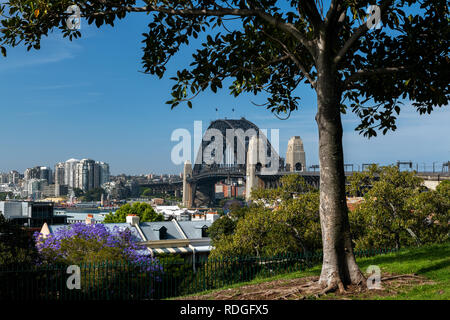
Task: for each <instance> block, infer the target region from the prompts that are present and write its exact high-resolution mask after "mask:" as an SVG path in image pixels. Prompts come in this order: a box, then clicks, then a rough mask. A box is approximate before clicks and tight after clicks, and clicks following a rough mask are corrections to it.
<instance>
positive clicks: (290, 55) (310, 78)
mask: <svg viewBox="0 0 450 320" xmlns="http://www.w3.org/2000/svg"><path fill="white" fill-rule="evenodd" d="M262 32H263V33H264V34H265V35H266V36H267V37H268V38H270V39H271V40H272V41H275V42H277V43H278V44H279V45H280V46H281V47H282V48H283V50H284V52H285V53H286V55H288V56H289V58H291V60H292V61H293V62H294V63H295V65H296V66H297V67H298V68H299V69H300V71H301V72H302V73H303V75H304V76H305V77H306V79H308V81H309V82H310V83H311V86H312V87H313V88H315V87H316V82H315V81H314V80H313V78H312V76H311V75H310V74H309V72H308V71H306V68H305V67H304V66H303V65H302V64H301V63H300V61H299V60H298V59H297V57H296V56H295V55H294V54H293V53H292V52H291V51H290V50H289V48H288V47H287V46H286V45H285V44H284V43H283V42H282V41H280V40H279V39H277V38H274V37H272V36H271V35H270V34H268V33H267V32H265V31H262Z"/></svg>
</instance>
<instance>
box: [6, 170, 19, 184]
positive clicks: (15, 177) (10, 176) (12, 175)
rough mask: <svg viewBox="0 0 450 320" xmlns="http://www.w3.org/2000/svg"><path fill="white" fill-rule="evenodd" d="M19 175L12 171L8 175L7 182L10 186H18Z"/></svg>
mask: <svg viewBox="0 0 450 320" xmlns="http://www.w3.org/2000/svg"><path fill="white" fill-rule="evenodd" d="M19 180H20V173H19V172H17V171H16V170H12V171H10V172H9V174H8V182H9V183H12V184H19Z"/></svg>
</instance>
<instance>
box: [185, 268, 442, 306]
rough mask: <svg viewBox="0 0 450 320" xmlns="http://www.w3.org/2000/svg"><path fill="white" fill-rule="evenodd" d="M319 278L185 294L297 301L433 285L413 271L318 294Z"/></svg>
mask: <svg viewBox="0 0 450 320" xmlns="http://www.w3.org/2000/svg"><path fill="white" fill-rule="evenodd" d="M318 280H319V277H317V276H312V277H304V278H298V279H283V280H275V281H269V282H264V283H260V284H252V285H246V286H242V287H238V288H232V289H226V290H219V291H215V292H212V293H208V294H205V295H201V296H189V297H184V298H182V299H187V300H280V299H287V300H299V299H317V298H325V299H355V298H356V299H370V297H373V296H391V295H395V294H397V293H399V292H400V291H404V290H405V289H407V288H408V287H412V286H416V285H421V284H433V283H434V282H432V281H430V280H428V279H426V278H424V277H421V276H418V275H415V274H403V275H395V274H384V275H383V276H382V278H381V289H370V290H369V289H361V287H359V286H354V285H350V286H348V287H347V288H346V290H345V292H344V293H339V292H333V293H329V294H326V295H323V294H321V291H322V290H321V289H320V288H319V287H318V286H317V281H318Z"/></svg>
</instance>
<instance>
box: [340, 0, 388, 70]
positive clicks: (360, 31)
mask: <svg viewBox="0 0 450 320" xmlns="http://www.w3.org/2000/svg"><path fill="white" fill-rule="evenodd" d="M392 2H393V1H392V0H386V2H384V3H383V4H382V5H381V6H380V11H381V16H383V15H384V14H385V13H386V9H387V8H388V7H389V6H390V5H391V3H392ZM368 30H369V28H368V27H367V23H364V24H362V25H361V26H360V27H359V28H358V29H356V31H355V33H353V35H352V36H351V37H350V39H348V40H347V42H345V44H344V46H343V47H342V48H341V49H340V50H339V52H338V54H337V55H336V57H334V60H333V62H334V63H335V64H338V63H339V62H340V61H341V60H342V58H343V57H344V56H345V55H346V54H347V52H348V51H349V50H350V48H351V47H352V46H353V45H354V44H355V43H356V42H357V41H358V40H359V39H360V38H361V37H362V36H363V35H365V34H366V32H367V31H368Z"/></svg>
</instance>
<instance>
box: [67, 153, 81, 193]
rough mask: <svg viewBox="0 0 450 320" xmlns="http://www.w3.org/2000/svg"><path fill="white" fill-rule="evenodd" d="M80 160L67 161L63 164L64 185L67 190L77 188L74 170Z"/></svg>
mask: <svg viewBox="0 0 450 320" xmlns="http://www.w3.org/2000/svg"><path fill="white" fill-rule="evenodd" d="M79 162H80V160H77V159H69V160H67V161H66V162H65V166H64V184H65V185H66V186H68V187H69V188H71V189H73V188H77V187H76V183H77V179H76V169H77V165H78V163H79Z"/></svg>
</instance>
